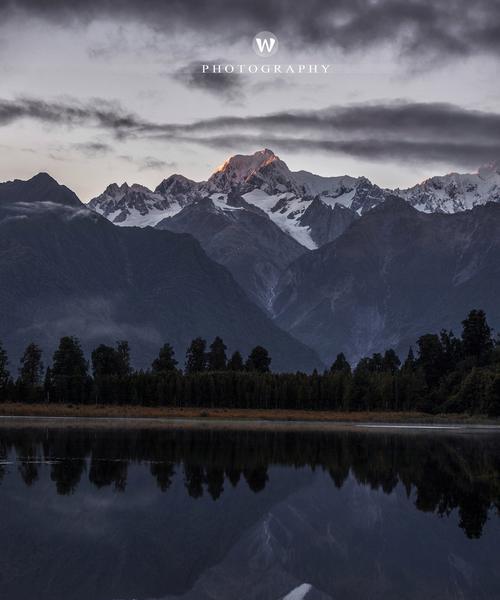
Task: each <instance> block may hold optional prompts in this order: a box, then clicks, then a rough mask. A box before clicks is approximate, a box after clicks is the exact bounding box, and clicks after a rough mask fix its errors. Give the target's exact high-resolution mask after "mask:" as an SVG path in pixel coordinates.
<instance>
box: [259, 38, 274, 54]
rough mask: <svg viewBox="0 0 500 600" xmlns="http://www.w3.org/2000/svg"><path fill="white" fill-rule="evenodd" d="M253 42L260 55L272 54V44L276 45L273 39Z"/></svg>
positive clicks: (260, 39)
mask: <svg viewBox="0 0 500 600" xmlns="http://www.w3.org/2000/svg"><path fill="white" fill-rule="evenodd" d="M255 41H256V42H257V48H258V49H259V52H260V53H261V54H264V53H266V52H272V51H273V48H274V44H275V43H276V40H275V39H274V38H264V39H262V38H255Z"/></svg>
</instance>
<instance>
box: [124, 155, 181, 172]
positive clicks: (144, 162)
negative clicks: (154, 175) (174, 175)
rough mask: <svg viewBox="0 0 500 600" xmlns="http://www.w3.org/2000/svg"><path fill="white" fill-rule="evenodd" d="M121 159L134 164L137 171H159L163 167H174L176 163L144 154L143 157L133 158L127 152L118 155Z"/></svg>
mask: <svg viewBox="0 0 500 600" xmlns="http://www.w3.org/2000/svg"><path fill="white" fill-rule="evenodd" d="M118 158H120V159H121V160H124V161H126V162H128V163H131V164H134V165H136V167H137V170H138V171H148V170H153V171H159V170H163V169H176V168H177V163H175V162H168V161H165V160H161V159H160V158H155V157H154V156H145V157H144V158H135V157H133V156H130V155H129V154H121V155H119V156H118Z"/></svg>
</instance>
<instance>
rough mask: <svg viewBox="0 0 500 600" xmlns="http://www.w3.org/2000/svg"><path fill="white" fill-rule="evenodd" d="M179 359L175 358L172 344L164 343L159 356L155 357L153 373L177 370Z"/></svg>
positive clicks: (152, 367) (152, 366)
mask: <svg viewBox="0 0 500 600" xmlns="http://www.w3.org/2000/svg"><path fill="white" fill-rule="evenodd" d="M176 367H177V361H176V360H175V352H174V349H173V348H172V346H171V345H170V344H164V345H163V346H162V347H161V348H160V352H159V354H158V357H157V358H155V359H154V361H153V364H152V365H151V370H152V371H153V373H168V372H170V371H175V369H176Z"/></svg>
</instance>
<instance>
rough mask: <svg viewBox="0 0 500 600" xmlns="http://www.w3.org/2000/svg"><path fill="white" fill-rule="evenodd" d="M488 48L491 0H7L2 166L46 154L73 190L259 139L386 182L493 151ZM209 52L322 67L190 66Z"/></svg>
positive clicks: (209, 159)
mask: <svg viewBox="0 0 500 600" xmlns="http://www.w3.org/2000/svg"><path fill="white" fill-rule="evenodd" d="M261 30H270V31H272V32H273V33H275V34H276V36H277V37H278V40H279V50H278V52H277V53H276V54H275V55H274V56H272V57H271V58H270V59H262V58H259V57H257V56H256V55H255V54H254V52H253V50H252V39H253V37H254V35H255V34H256V33H257V32H259V31H261ZM499 57H500V3H499V2H498V1H497V0H476V1H475V2H467V1H466V0H447V1H446V2H444V1H441V0H439V1H437V0H337V1H336V0H309V1H308V2H296V1H292V0H287V1H285V0H273V1H272V2H270V1H269V0H266V1H261V0H257V1H253V2H250V1H248V0H246V1H245V0H212V1H211V2H210V3H205V4H202V3H200V2H199V1H198V0H197V1H195V0H183V1H182V2H179V1H178V0H175V1H174V0H143V1H141V2H139V1H138V0H137V1H132V0H114V1H111V0H85V1H84V0H72V2H68V1H67V0H45V1H44V2H40V1H39V0H10V1H9V0H7V1H6V0H4V1H3V2H0V82H1V85H0V153H1V161H0V180H1V181H5V180H8V179H14V178H21V179H25V178H29V177H31V176H32V175H33V174H35V173H37V172H39V171H47V172H49V173H50V174H51V175H53V176H54V177H56V179H58V181H60V182H61V183H64V184H66V185H68V186H69V187H70V188H72V189H73V190H74V191H75V192H76V193H77V194H78V195H79V196H80V198H81V199H82V200H84V201H87V200H89V199H90V198H92V197H93V196H95V195H97V194H99V193H101V192H102V191H103V189H104V188H105V187H106V186H107V185H108V184H109V183H111V182H117V183H122V182H123V181H127V182H128V183H133V182H137V183H142V184H144V185H147V186H149V187H155V186H156V185H157V184H158V183H159V182H160V181H161V180H162V179H163V178H165V177H167V176H168V175H170V174H172V173H174V172H178V173H182V174H184V175H186V176H188V177H191V178H193V179H197V180H201V179H206V178H207V177H208V176H209V175H210V173H211V172H212V171H213V170H214V168H215V167H216V166H218V165H219V164H220V163H222V162H223V161H224V160H225V159H226V158H227V157H228V156H229V155H231V154H235V153H249V152H254V151H255V150H257V149H260V148H263V147H268V148H271V149H272V150H274V151H275V152H276V153H277V154H279V155H280V157H281V158H282V159H283V160H284V161H285V162H286V163H287V164H288V166H289V167H290V168H291V169H292V170H298V169H305V170H309V171H312V172H315V173H319V174H322V175H342V174H346V173H347V174H350V175H355V176H358V175H365V176H367V177H368V178H370V179H371V180H372V181H374V182H375V183H377V184H379V185H382V186H387V187H406V186H409V185H413V184H414V183H416V182H418V181H421V180H422V179H424V178H426V177H429V176H431V175H435V174H442V173H445V172H450V171H454V170H458V171H475V170H476V169H477V168H478V167H479V166H480V165H481V164H483V163H485V162H489V161H493V160H498V159H499V158H500V108H499V106H500V104H499V92H500V78H499V77H498V72H499V67H500V64H499V63H500V58H499ZM214 62H215V63H223V64H225V63H233V64H257V65H260V64H267V63H273V64H274V63H277V64H282V65H288V64H292V65H297V64H310V63H318V64H330V65H332V68H331V69H330V73H328V74H317V75H306V74H302V75H297V74H295V75H293V74H289V75H281V76H280V75H274V74H262V75H252V74H243V75H237V74H233V75H207V74H206V75H203V74H202V73H201V65H202V64H203V63H214Z"/></svg>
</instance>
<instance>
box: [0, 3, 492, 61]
mask: <svg viewBox="0 0 500 600" xmlns="http://www.w3.org/2000/svg"><path fill="white" fill-rule="evenodd" d="M16 14H17V15H20V16H22V17H26V15H27V14H28V15H33V16H36V17H39V18H42V19H46V20H49V21H52V22H56V23H65V24H68V23H70V24H71V23H78V24H81V23H82V22H83V23H89V22H91V21H93V20H96V19H102V18H106V19H112V20H113V22H123V21H132V22H139V23H145V24H147V25H149V26H151V27H152V28H154V29H155V30H156V31H160V32H162V33H164V34H165V35H171V34H172V33H173V32H178V31H183V32H185V31H191V32H193V33H194V34H195V35H196V36H197V38H198V39H199V40H203V39H213V36H214V35H217V36H218V37H219V38H224V39H226V40H228V41H235V40H238V39H240V38H241V37H242V36H250V37H251V36H253V35H254V34H255V32H257V31H259V30H261V29H263V28H264V29H269V30H271V31H273V32H274V33H276V34H277V35H278V36H279V37H280V39H282V40H283V41H286V43H287V45H288V46H290V45H303V44H307V45H328V46H336V47H339V48H341V49H344V50H346V51H350V50H356V49H367V48H370V47H373V46H375V45H378V44H387V43H394V44H395V45H396V46H397V47H399V49H400V50H401V52H403V53H404V54H406V55H409V56H413V57H415V58H416V59H419V58H420V57H422V55H427V56H429V55H433V56H441V57H446V56H450V55H453V56H457V55H470V54H476V53H482V52H486V53H492V54H497V53H498V51H499V50H500V3H499V2H498V0H475V1H474V2H470V0H447V1H446V2H445V1H438V0H308V2H297V1H296V0H273V1H270V0H252V2H249V1H248V0H211V2H200V1H199V0H183V1H182V2H180V1H179V0H141V2H137V1H136V0H72V2H67V0H44V1H43V2H41V1H40V0H6V1H5V0H4V2H3V3H2V4H1V5H0V22H2V21H3V22H7V21H8V19H9V17H12V16H15V15H16Z"/></svg>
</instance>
